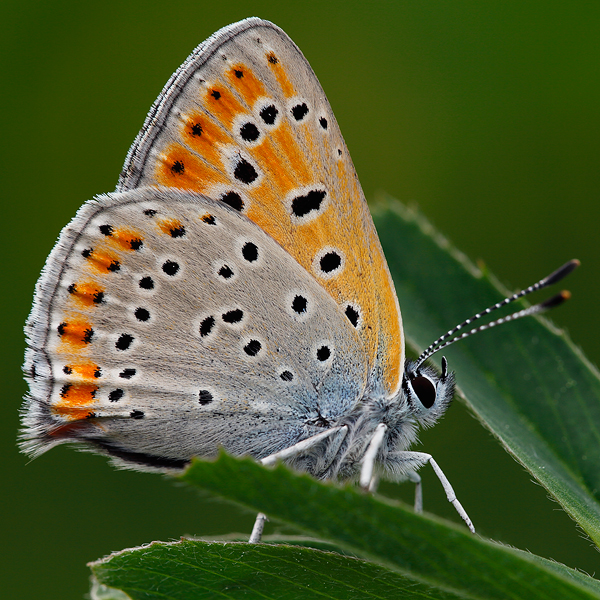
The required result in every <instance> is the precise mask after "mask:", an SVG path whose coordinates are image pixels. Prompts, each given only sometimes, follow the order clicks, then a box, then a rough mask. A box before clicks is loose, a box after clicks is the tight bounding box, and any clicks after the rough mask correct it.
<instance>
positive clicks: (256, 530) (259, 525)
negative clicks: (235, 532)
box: [248, 513, 267, 544]
mask: <svg viewBox="0 0 600 600" xmlns="http://www.w3.org/2000/svg"><path fill="white" fill-rule="evenodd" d="M265 521H267V515H265V514H264V513H258V514H257V515H256V521H254V527H253V528H252V533H251V534H250V539H249V540H248V543H249V544H260V540H261V539H262V534H263V529H264V528H265Z"/></svg>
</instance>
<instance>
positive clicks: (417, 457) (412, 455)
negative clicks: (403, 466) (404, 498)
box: [400, 452, 475, 533]
mask: <svg viewBox="0 0 600 600" xmlns="http://www.w3.org/2000/svg"><path fill="white" fill-rule="evenodd" d="M400 456H401V458H402V459H403V460H405V461H415V462H420V463H421V464H425V463H429V464H430V465H431V468H432V469H433V471H434V473H435V474H436V475H437V478H438V479H439V480H440V483H441V484H442V487H443V488H444V491H445V492H446V497H447V498H448V502H450V503H451V504H452V506H454V508H455V509H456V512H457V513H458V514H459V515H460V517H461V519H462V520H463V521H464V522H465V523H466V524H467V527H468V528H469V529H470V530H471V533H475V527H473V523H472V522H471V519H470V518H469V515H468V514H467V513H466V511H465V509H464V508H463V507H462V504H461V503H460V502H459V501H458V498H457V497H456V494H455V493H454V490H453V489H452V486H451V485H450V482H449V481H448V478H447V477H446V476H445V475H444V472H443V471H442V469H440V467H439V465H438V464H437V462H435V460H434V458H433V456H431V454H426V453H425V452H402V453H400ZM409 478H410V476H409ZM415 495H416V494H415ZM422 503H423V499H422V496H421V505H422ZM415 504H416V502H415Z"/></svg>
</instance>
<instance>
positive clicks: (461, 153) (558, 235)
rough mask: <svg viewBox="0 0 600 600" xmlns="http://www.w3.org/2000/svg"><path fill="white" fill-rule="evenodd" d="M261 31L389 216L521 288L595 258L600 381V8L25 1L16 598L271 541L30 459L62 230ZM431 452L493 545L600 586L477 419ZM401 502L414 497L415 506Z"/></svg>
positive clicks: (181, 504) (433, 497) (16, 249)
mask: <svg viewBox="0 0 600 600" xmlns="http://www.w3.org/2000/svg"><path fill="white" fill-rule="evenodd" d="M251 15H256V16H260V17H263V18H266V19H270V20H272V21H274V22H275V23H277V24H278V25H280V26H281V27H282V28H283V29H284V30H285V31H286V32H287V33H288V34H289V35H290V36H291V37H292V38H293V39H294V40H295V42H296V43H297V44H298V45H299V46H300V48H301V49H302V50H303V52H304V53H305V55H306V57H307V58H308V60H309V61H310V62H311V64H312V66H313V68H314V70H315V72H316V73H317V75H318V77H319V78H320V80H321V83H322V84H323V87H324V88H325V91H326V93H327V95H328V97H329V100H330V102H331V104H332V106H333V108H334V111H335V113H336V115H337V119H338V121H339V124H340V126H341V129H342V131H343V133H344V135H345V138H346V142H347V144H348V146H349V148H350V151H351V153H352V156H353V158H354V162H355V165H356V169H357V171H358V174H359V176H360V179H361V181H362V184H363V187H364V190H365V193H366V195H367V198H369V199H372V198H373V197H374V196H375V194H376V193H377V192H378V191H381V190H384V191H386V192H388V193H390V194H391V195H393V196H395V197H397V198H399V199H400V200H402V201H405V202H412V203H416V204H417V205H418V206H420V208H421V209H422V210H423V211H424V213H425V214H426V215H427V217H428V218H429V219H430V220H432V221H433V222H434V223H435V224H436V225H437V227H438V228H439V229H440V230H441V231H442V232H444V233H445V234H446V235H447V236H448V238H449V239H450V240H452V241H453V242H454V244H455V245H456V246H457V247H458V248H459V249H461V250H463V251H464V252H465V253H466V254H467V255H468V256H470V257H471V258H473V259H481V260H483V261H485V263H486V264H487V265H488V266H489V268H490V269H491V270H492V271H493V272H495V273H496V274H497V275H498V276H499V278H500V280H501V281H502V282H504V283H506V284H507V285H508V286H509V287H511V288H521V287H524V286H526V285H529V284H530V283H532V282H533V281H534V280H537V279H538V278H539V277H541V276H544V275H546V274H547V273H549V272H550V271H552V270H553V269H554V268H555V267H557V266H559V265H560V264H562V263H563V262H564V261H566V260H567V259H570V258H573V257H577V258H580V259H581V261H582V264H583V266H582V268H581V269H580V270H579V271H578V272H577V273H575V274H574V275H573V276H572V277H571V278H570V280H569V281H568V284H566V285H568V286H569V287H570V289H571V290H572V291H573V300H572V301H571V302H570V303H569V304H567V305H565V306H564V307H561V308H560V309H558V310H556V312H555V313H553V315H552V318H553V320H554V321H555V323H557V324H558V325H559V326H561V327H564V328H566V329H568V330H569V332H570V333H571V336H572V338H573V339H574V340H575V342H576V343H577V344H579V345H580V346H581V347H582V348H583V350H584V351H585V352H586V354H587V355H588V356H589V358H590V359H591V361H592V362H593V363H595V364H596V363H598V361H599V358H600V350H599V348H598V331H599V323H600V316H599V311H598V309H597V306H598V295H599V292H600V286H599V284H598V267H599V266H600V252H599V250H598V242H597V239H598V221H599V216H600V210H599V208H598V204H597V203H598V199H599V193H598V192H599V186H598V184H599V179H600V178H599V169H598V157H599V146H600V116H599V108H600V98H599V95H600V82H599V73H600V70H599V66H600V3H597V2H577V1H571V2H568V3H566V2H564V1H555V0H551V1H530V2H527V1H523V0H519V1H507V0H503V1H501V2H480V1H475V0H473V1H467V0H453V1H451V2H448V1H441V0H428V1H408V0H403V1H399V0H396V1H393V2H391V1H390V2H384V1H382V0H377V1H371V2H369V3H367V2H364V1H361V2H354V1H348V0H346V1H343V2H342V1H339V2H323V1H316V0H304V1H303V2H290V1H286V2H274V1H272V0H256V1H255V2H252V3H250V2H242V1H239V0H233V1H229V2H219V3H208V2H191V1H188V0H179V1H178V2H176V3H164V2H160V3H159V2H148V1H139V0H136V1H133V2H126V3H123V2H115V1H114V0H110V1H106V0H105V1H103V2H81V1H79V0H78V1H70V2H67V1H60V2H53V3H45V2H41V1H38V2H32V1H26V0H18V1H16V0H4V1H3V3H2V4H1V6H0V61H1V68H2V81H3V85H2V89H3V90H4V92H3V93H2V94H1V95H0V103H1V104H2V115H3V118H2V127H3V132H2V144H1V149H0V152H1V153H2V159H1V160H0V168H1V169H2V179H1V181H2V185H3V187H4V193H3V198H2V202H3V204H2V207H3V211H4V212H3V217H2V223H3V226H2V229H3V232H4V233H3V235H2V244H3V245H4V248H3V250H2V254H3V256H5V257H6V258H7V260H6V262H5V264H4V268H3V269H2V276H3V277H4V278H5V282H4V283H3V284H2V290H3V293H2V301H3V303H4V311H3V317H4V318H3V319H2V328H3V330H2V340H3V348H2V352H3V357H2V361H1V365H2V369H3V374H2V381H3V389H4V398H3V404H4V411H5V412H4V417H3V418H2V419H1V421H0V427H1V428H2V430H1V433H2V436H1V443H2V457H3V459H4V461H5V462H4V463H3V465H2V467H3V468H2V481H3V483H2V492H0V497H1V502H2V504H1V509H0V515H2V523H1V525H0V531H2V534H3V539H4V542H3V544H2V554H3V556H2V560H1V561H0V565H1V566H0V570H1V572H2V578H1V579H2V592H3V595H5V597H7V598H8V597H12V598H22V599H30V598H41V597H43V598H45V599H46V600H51V599H55V598H56V599H58V598H60V599H61V600H64V599H67V598H81V597H82V596H83V594H85V592H86V591H87V589H88V581H87V577H88V571H87V568H86V566H85V563H86V561H89V560H93V559H96V558H98V557H100V556H102V555H104V554H107V553H108V552H110V551H113V550H120V549H122V548H125V547H128V546H133V545H138V544H142V543H145V542H150V541H152V540H157V539H160V540H170V539H177V538H179V536H181V535H184V534H195V535H204V536H207V535H218V534H222V533H227V532H229V531H232V530H237V531H249V530H250V527H251V524H252V521H253V515H249V514H246V513H244V512H242V511H241V510H239V509H237V508H234V507H231V506H228V505H223V504H221V503H220V502H218V501H215V500H211V499H207V498H199V497H198V496H197V494H196V493H194V492H191V491H189V490H188V489H186V488H183V487H181V486H176V485H174V484H173V483H172V482H170V481H167V480H165V479H163V478H162V477H160V476H157V475H147V474H139V473H131V472H124V471H115V470H114V469H112V468H111V467H110V466H109V465H108V464H107V461H106V460H105V459H103V458H100V457H96V456H92V455H88V454H81V453H76V452H73V451H72V450H70V449H67V448H57V449H55V450H53V451H51V452H50V453H48V454H47V455H45V456H43V457H41V458H39V459H37V460H35V461H34V462H32V463H30V464H27V460H26V458H25V457H24V456H22V455H20V454H18V452H17V450H16V447H15V439H16V434H17V428H18V408H19V405H20V402H21V400H20V399H21V397H22V395H23V393H24V391H25V385H24V383H23V381H22V379H21V374H20V365H21V362H22V353H23V349H24V340H23V334H22V325H23V322H24V321H25V318H26V316H27V314H28V312H29V308H30V303H31V298H32V292H33V287H34V284H35V281H36V279H37V277H38V274H39V271H40V269H41V267H42V265H43V263H44V260H45V258H46V255H47V254H48V252H49V251H50V249H51V248H52V245H53V243H54V241H55V239H56V237H57V235H58V233H59V231H60V229H61V228H62V227H63V226H64V225H65V224H66V223H67V222H68V221H69V220H70V219H71V217H72V216H73V215H74V213H75V211H76V210H77V208H78V207H79V206H80V204H81V203H82V202H83V201H85V200H87V199H88V198H91V197H92V196H93V195H94V194H97V193H100V192H107V191H110V190H112V189H113V188H114V186H115V184H116V181H117V176H118V173H119V170H120V168H121V166H122V163H123V160H124V158H125V154H126V152H127V149H128V147H129V145H130V143H131V142H132V141H133V138H134V136H135V134H136V133H137V131H138V130H139V128H140V127H141V125H142V122H143V120H144V116H145V114H146V112H147V111H148V109H149V107H150V105H151V103H152V102H153V101H154V99H155V98H156V96H157V95H158V93H159V92H160V90H161V89H162V86H163V85H164V84H165V82H166V81H167V79H168V77H169V76H170V75H171V73H172V72H173V71H174V70H175V69H176V68H177V67H178V66H179V64H180V63H181V62H182V61H183V60H184V59H185V57H186V56H187V55H188V53H189V52H191V50H192V49H193V48H194V47H195V46H196V45H197V44H199V43H200V42H201V41H203V40H204V39H205V38H206V37H207V36H209V35H210V34H211V33H213V32H214V31H215V30H217V29H219V28H220V27H222V26H224V25H227V24H229V23H231V22H234V21H237V20H239V19H241V18H244V17H247V16H251ZM406 259H407V260H414V257H411V256H407V257H406ZM432 285H435V281H432ZM400 303H402V298H400ZM467 316H469V315H465V317H467ZM447 325H448V327H450V326H452V325H454V323H448V324H447ZM484 335H485V334H484ZM458 380H459V382H460V373H458ZM585 426H586V424H585V423H582V427H585ZM422 440H423V448H425V449H427V451H429V452H431V453H432V454H433V455H434V456H436V457H437V459H438V461H439V462H440V464H441V466H442V467H443V468H444V470H445V471H446V473H447V475H448V477H449V479H450V480H451V481H452V483H453V485H454V487H455V489H456V491H457V493H458V496H459V498H460V499H461V501H462V503H463V505H464V506H465V508H466V509H467V511H468V512H469V514H470V516H471V517H472V519H473V521H474V523H475V524H476V526H477V527H478V530H479V532H480V533H481V534H482V535H486V536H489V537H491V538H493V539H496V540H500V541H502V542H505V543H508V544H512V545H515V546H517V547H520V548H524V549H528V550H531V551H532V552H534V553H538V554H541V555H542V556H546V557H550V558H554V559H556V560H558V561H561V562H564V563H566V564H567V565H569V566H571V567H579V568H581V569H583V570H586V571H587V572H589V573H594V572H595V571H597V569H598V566H600V556H599V555H598V553H597V551H596V550H595V549H594V548H593V547H592V546H591V543H590V542H588V541H587V540H585V539H583V534H582V533H581V532H580V531H578V530H577V529H576V527H575V526H574V524H573V523H572V522H571V521H570V520H569V518H568V517H567V516H566V515H565V513H564V512H563V511H562V510H561V509H560V508H559V506H558V505H557V504H556V503H555V502H553V501H551V500H549V499H547V497H546V493H545V491H544V490H543V489H541V488H540V487H539V486H538V485H536V484H535V483H532V482H531V481H530V479H531V478H530V476H529V475H528V474H527V473H525V472H524V471H523V469H522V468H521V467H519V466H518V465H517V464H516V463H515V462H514V461H513V460H512V459H511V458H510V457H509V456H508V455H506V454H505V453H504V452H503V451H502V450H501V449H500V447H499V446H498V445H497V443H496V442H495V441H494V440H493V439H492V438H491V436H490V435H489V434H488V433H487V432H486V431H485V430H484V429H482V428H481V427H480V426H479V425H478V423H477V422H476V421H475V420H474V419H473V418H471V417H470V416H469V414H468V413H467V411H466V410H465V409H464V407H463V406H462V405H461V404H459V403H455V404H454V406H453V407H452V409H451V410H450V411H449V412H448V414H447V417H446V418H445V419H444V420H443V422H442V423H440V424H439V425H438V426H437V427H435V428H434V429H432V430H430V431H428V432H426V433H424V434H423V436H422ZM599 459H600V453H599ZM422 473H423V476H424V479H425V505H426V508H427V509H428V510H430V511H431V512H435V513H437V514H441V515H444V516H447V517H448V518H450V519H453V520H457V517H456V515H455V514H454V512H453V509H452V508H451V507H449V506H447V503H446V501H445V498H444V495H443V492H442V490H441V487H440V485H439V483H438V482H437V480H436V479H435V477H434V476H433V475H432V474H431V472H430V470H429V469H428V468H425V469H423V472H422ZM383 491H384V493H386V494H388V495H390V496H396V497H400V498H404V499H406V500H410V497H411V495H412V489H410V486H392V485H388V486H385V487H384V488H383ZM271 531H273V527H272V526H271Z"/></svg>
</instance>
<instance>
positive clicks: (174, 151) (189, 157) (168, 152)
mask: <svg viewBox="0 0 600 600" xmlns="http://www.w3.org/2000/svg"><path fill="white" fill-rule="evenodd" d="M156 180H157V182H158V183H159V184H160V185H165V186H168V187H178V188H185V189H195V190H196V191H198V192H204V191H206V188H207V187H208V186H209V185H212V184H214V183H226V182H227V181H228V180H227V179H226V178H225V177H224V176H223V175H222V174H221V173H219V172H218V171H216V170H215V169H213V168H211V167H209V166H208V165H206V164H205V163H203V162H202V161H201V160H199V159H198V158H196V157H195V156H194V155H193V154H192V153H191V152H189V151H188V150H186V149H185V148H183V147H182V146H180V145H179V144H175V143H173V144H171V145H170V146H168V147H167V148H166V149H165V151H164V152H163V153H161V157H160V160H158V161H157V163H156Z"/></svg>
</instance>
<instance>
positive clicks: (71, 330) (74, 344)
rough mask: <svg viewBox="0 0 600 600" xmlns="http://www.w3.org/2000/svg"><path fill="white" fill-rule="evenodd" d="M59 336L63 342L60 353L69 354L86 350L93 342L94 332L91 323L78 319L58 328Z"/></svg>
mask: <svg viewBox="0 0 600 600" xmlns="http://www.w3.org/2000/svg"><path fill="white" fill-rule="evenodd" d="M58 335H59V336H60V341H61V344H60V346H62V348H61V347H59V348H58V351H59V352H69V351H72V350H73V349H80V348H85V347H86V346H87V345H88V344H89V343H90V342H91V341H92V337H93V335H94V330H93V329H92V325H91V323H89V322H87V321H84V320H82V319H76V320H73V321H68V322H66V321H65V322H64V323H61V324H60V325H59V326H58Z"/></svg>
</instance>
